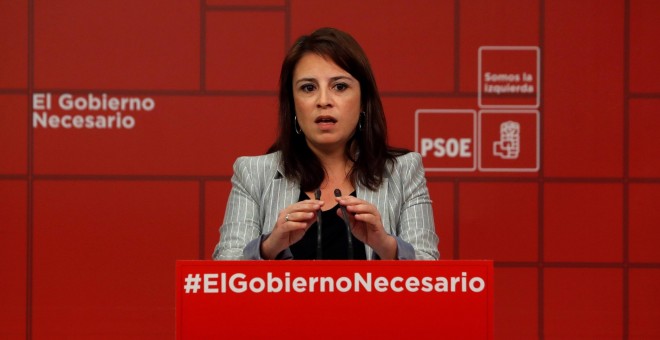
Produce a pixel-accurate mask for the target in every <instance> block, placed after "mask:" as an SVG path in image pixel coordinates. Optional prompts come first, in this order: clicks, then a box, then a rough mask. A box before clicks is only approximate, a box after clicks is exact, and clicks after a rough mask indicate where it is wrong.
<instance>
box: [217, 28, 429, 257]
mask: <svg viewBox="0 0 660 340" xmlns="http://www.w3.org/2000/svg"><path fill="white" fill-rule="evenodd" d="M232 185H233V187H232V191H231V194H230V196H229V201H228V203H227V210H226V212H225V218H224V222H223V225H222V227H221V239H220V243H219V244H218V245H217V246H216V249H215V251H214V253H213V258H214V259H217V260H223V259H292V258H294V259H310V258H322V259H342V258H349V257H350V256H351V253H354V254H353V256H354V257H352V258H355V259H437V258H438V257H439V254H438V251H437V243H438V238H437V236H436V234H435V227H434V224H433V212H432V209H431V200H430V199H429V195H428V189H427V187H426V181H425V178H424V170H423V168H422V164H421V156H420V155H419V154H417V153H410V152H408V151H406V150H402V149H395V148H392V147H390V146H388V145H387V127H386V125H385V115H384V112H383V107H382V103H381V101H380V97H379V95H378V90H377V88H376V82H375V79H374V76H373V74H372V71H371V67H370V66H369V62H368V60H367V58H366V55H365V54H364V52H363V51H362V49H361V47H360V46H359V45H358V43H357V42H356V41H355V40H354V39H353V38H352V37H351V36H350V35H348V34H347V33H344V32H342V31H339V30H336V29H333V28H322V29H319V30H317V31H315V32H313V33H312V34H311V35H309V36H302V37H300V38H299V39H298V40H297V41H296V42H295V44H294V45H293V47H292V48H291V50H290V51H289V52H288V54H287V56H286V57H285V59H284V62H283V64H282V70H281V74H280V93H279V137H278V138H277V140H276V141H275V143H274V144H273V146H272V147H271V148H270V150H269V154H267V155H264V156H257V157H241V158H239V159H237V160H236V162H235V164H234V176H233V177H232ZM335 189H339V191H340V192H341V194H338V195H339V196H340V197H335V191H336V190H335ZM319 191H320V195H318V196H320V197H315V193H316V194H318V193H319ZM349 193H350V194H349ZM342 208H345V211H346V212H347V213H348V214H347V217H348V221H349V225H350V227H349V228H350V230H351V235H348V233H347V227H346V226H345V223H344V222H343V220H342V217H343V214H342V210H343V209H342ZM319 215H320V216H319ZM319 218H320V219H321V220H322V222H321V226H322V228H321V232H320V236H321V237H319V233H318V229H319V228H318V224H317V220H318V219H319ZM312 226H313V228H312ZM319 240H320V243H319ZM349 249H351V250H349ZM315 256H316V257H315Z"/></svg>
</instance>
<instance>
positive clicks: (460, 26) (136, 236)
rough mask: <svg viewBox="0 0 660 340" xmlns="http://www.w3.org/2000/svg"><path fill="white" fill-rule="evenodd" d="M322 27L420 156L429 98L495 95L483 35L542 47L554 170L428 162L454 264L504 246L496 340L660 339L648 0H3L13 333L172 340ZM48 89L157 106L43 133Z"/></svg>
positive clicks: (5, 325) (654, 75) (543, 156)
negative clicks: (309, 41) (190, 282)
mask: <svg viewBox="0 0 660 340" xmlns="http://www.w3.org/2000/svg"><path fill="white" fill-rule="evenodd" d="M320 26H335V27H338V28H341V29H344V30H346V31H348V32H350V33H351V34H353V35H354V36H355V37H356V39H357V40H358V41H359V42H360V43H361V44H362V45H363V47H364V48H365V50H366V52H367V54H368V55H369V57H370V59H371V62H372V65H373V68H374V71H375V73H376V77H377V80H378V84H379V87H380V90H381V92H382V96H383V100H384V105H385V109H386V113H387V118H388V122H389V126H390V129H391V142H392V144H395V145H398V146H403V147H408V148H411V149H414V147H415V144H416V141H415V111H416V110H418V109H460V110H464V109H467V110H474V111H475V112H476V111H478V110H480V107H479V106H478V104H477V103H478V101H477V90H478V88H477V86H478V85H477V80H478V77H479V75H478V60H477V56H478V49H479V47H481V46H536V47H538V48H539V49H540V59H541V64H540V65H541V70H540V81H541V83H540V86H541V87H540V91H541V92H540V95H541V96H540V105H539V107H538V108H536V109H535V110H538V111H539V113H540V114H539V122H538V123H539V126H540V136H539V137H540V146H539V147H540V148H539V153H540V154H539V158H540V167H539V169H538V171H532V172H524V173H522V172H497V173H486V172H482V171H473V172H469V171H468V172H465V171H463V172H427V178H428V185H429V189H430V192H431V197H432V199H433V201H434V210H435V218H436V223H437V226H436V227H437V231H438V234H439V236H440V246H439V248H440V251H441V254H442V258H443V259H483V258H488V259H494V260H495V266H496V287H495V289H496V290H495V291H496V295H495V296H496V306H495V312H496V313H495V333H496V338H498V339H515V338H521V339H528V338H535V337H538V338H548V339H550V338H585V337H586V338H601V339H602V338H631V339H635V338H658V337H660V326H658V323H657V320H659V319H660V307H658V306H660V293H659V292H658V290H657V287H658V282H660V248H659V247H658V246H657V245H658V244H660V231H659V230H660V228H658V225H659V223H658V221H660V209H658V207H659V206H658V203H657V202H658V201H660V157H659V156H660V154H659V153H658V150H660V139H659V138H658V137H657V132H656V131H657V130H659V129H660V109H659V107H660V81H659V80H658V79H660V63H658V62H657V60H658V59H660V46H659V44H658V39H657V36H658V33H660V3H658V2H657V1H653V0H620V1H614V0H611V1H600V0H583V1H573V0H553V1H544V0H469V1H468V0H438V1H421V0H417V1H411V0H406V1H403V0H401V1H398V0H392V1H362V2H358V3H354V1H348V0H337V1H333V2H330V3H328V2H325V1H324V2H321V1H298V0H262V1H259V0H252V1H239V0H235V1H231V0H225V1H223V0H206V1H205V0H201V1H176V0H166V1H163V0H158V1H156V0H140V1H133V0H131V1H129V0H122V1H110V2H90V1H83V0H69V1H57V2H55V1H45V0H31V1H28V0H23V1H10V0H0V51H1V52H0V202H1V204H0V282H2V283H1V285H2V286H1V287H2V288H1V289H0V301H2V303H0V337H2V338H26V337H27V338H35V339H37V338H38V339H41V338H53V337H57V336H66V338H140V339H143V338H171V337H172V336H173V334H174V263H175V260H177V259H209V258H210V255H211V252H212V249H213V246H214V245H215V243H216V242H217V241H218V237H219V236H218V227H219V225H220V221H221V220H222V216H223V214H224V208H225V202H226V198H227V195H228V192H229V189H230V186H231V184H230V182H229V180H230V177H231V165H232V163H233V160H234V159H235V158H236V157H238V156H239V155H254V154H260V153H263V152H264V151H265V150H266V148H267V147H268V146H269V145H270V143H271V142H272V140H273V138H274V135H275V129H274V125H275V124H276V104H277V98H276V87H277V77H278V69H279V64H280V62H281V59H282V57H283V55H284V53H285V51H286V49H287V48H288V46H289V45H290V43H291V42H292V41H293V40H294V39H295V38H296V37H298V36H299V35H301V34H305V33H309V32H311V31H312V30H313V29H315V28H317V27H320ZM41 93H50V94H51V95H52V96H53V100H55V99H56V98H57V97H59V96H60V95H62V94H73V95H74V96H82V97H86V96H88V94H89V93H92V94H93V95H95V96H101V95H102V94H106V95H107V96H109V97H137V98H152V99H153V100H154V102H155V108H154V110H152V111H149V112H145V111H132V112H123V113H124V114H125V115H130V116H131V117H133V118H134V120H135V127H134V128H132V129H105V130H99V129H64V128H58V129H55V128H45V127H41V126H40V127H36V126H35V124H34V122H33V118H34V117H33V113H34V112H35V111H38V112H41V111H39V110H36V108H35V107H34V103H33V101H32V98H33V95H34V94H41ZM50 114H52V115H55V116H58V115H61V114H82V115H88V114H91V115H97V114H104V113H99V112H91V111H84V112H77V111H70V112H64V111H62V110H56V109H53V110H51V112H50ZM109 114H111V115H112V114H114V112H110V113H109ZM428 161H429V159H425V164H426V162H428ZM218 314H219V317H221V314H222V311H218ZM653 320H656V321H653ZM441 332H442V330H439V333H440V334H441Z"/></svg>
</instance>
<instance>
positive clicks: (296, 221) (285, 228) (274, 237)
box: [261, 200, 323, 260]
mask: <svg viewBox="0 0 660 340" xmlns="http://www.w3.org/2000/svg"><path fill="white" fill-rule="evenodd" d="M321 206H323V201H318V200H304V201H301V202H297V203H294V204H292V205H290V206H288V207H286V208H284V210H282V211H280V214H279V215H278V216H277V222H276V223H275V227H274V228H273V231H272V232H271V234H270V236H269V237H268V238H267V239H265V240H264V241H263V242H262V243H261V257H262V258H264V259H269V260H272V259H274V258H275V257H276V256H277V254H279V253H280V252H282V251H283V250H284V249H286V248H289V246H291V245H292V244H294V243H296V242H298V241H300V240H301V239H302V238H303V236H304V235H305V232H306V231H307V229H309V227H310V226H311V225H312V224H314V222H316V214H317V213H319V210H320V209H321Z"/></svg>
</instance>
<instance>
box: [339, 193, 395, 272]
mask: <svg viewBox="0 0 660 340" xmlns="http://www.w3.org/2000/svg"><path fill="white" fill-rule="evenodd" d="M335 199H336V200H337V202H338V203H339V204H340V205H342V206H345V207H346V210H347V211H348V217H349V219H350V222H351V232H352V233H353V235H355V237H356V238H357V239H358V240H360V241H362V243H364V244H366V245H368V246H369V247H371V248H372V249H373V250H374V251H375V252H376V254H378V256H380V258H381V259H383V260H391V259H395V258H396V251H397V244H396V240H395V239H394V237H392V236H391V235H389V234H388V233H387V232H385V228H384V227H383V221H382V219H381V217H380V212H378V208H376V206H375V205H373V204H371V203H369V202H367V201H365V200H361V199H359V198H356V197H353V196H341V197H335ZM337 214H338V215H339V216H342V213H341V209H337Z"/></svg>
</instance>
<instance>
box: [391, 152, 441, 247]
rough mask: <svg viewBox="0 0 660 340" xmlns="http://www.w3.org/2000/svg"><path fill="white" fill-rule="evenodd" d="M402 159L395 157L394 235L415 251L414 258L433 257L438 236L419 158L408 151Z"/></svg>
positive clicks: (416, 154) (419, 156)
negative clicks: (397, 204)
mask: <svg viewBox="0 0 660 340" xmlns="http://www.w3.org/2000/svg"><path fill="white" fill-rule="evenodd" d="M406 156H408V157H405V162H402V161H403V159H401V158H399V159H398V161H399V162H400V163H402V164H399V165H398V167H399V171H400V172H401V173H400V176H401V184H400V185H401V188H402V191H403V203H402V205H401V214H400V219H399V224H398V225H397V235H398V236H399V237H400V238H401V239H402V240H403V241H405V242H408V243H410V244H411V245H412V246H413V248H414V250H415V259H418V260H437V259H438V258H439V257H440V253H439V252H438V236H437V235H436V233H435V224H434V222H433V209H432V207H431V203H432V202H431V198H430V197H429V190H428V188H427V187H426V178H425V177H424V167H423V165H422V157H421V155H420V154H418V153H414V152H411V153H409V154H407V155H406Z"/></svg>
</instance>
